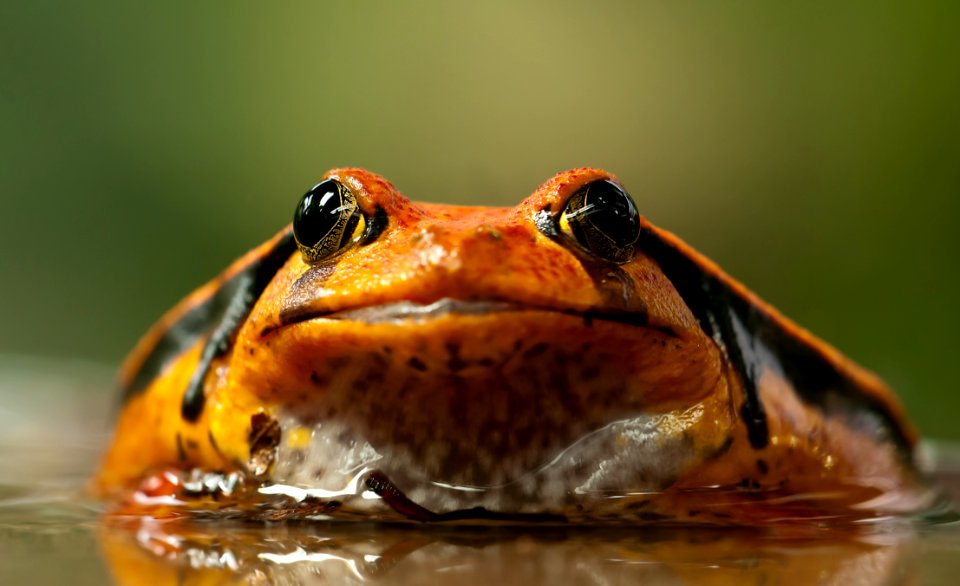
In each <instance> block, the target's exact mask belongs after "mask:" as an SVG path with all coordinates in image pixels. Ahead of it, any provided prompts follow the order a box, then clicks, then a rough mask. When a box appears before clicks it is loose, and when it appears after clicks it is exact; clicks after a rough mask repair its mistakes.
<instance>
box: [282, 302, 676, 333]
mask: <svg viewBox="0 0 960 586" xmlns="http://www.w3.org/2000/svg"><path fill="white" fill-rule="evenodd" d="M522 311H541V312H548V313H559V314H565V315H570V316H576V317H579V318H581V319H583V321H584V324H585V325H587V326H589V325H591V324H592V322H593V321H594V320H598V321H608V322H615V323H620V324H624V325H629V326H633V327H642V328H648V329H655V330H658V331H660V332H663V333H665V334H667V335H670V336H672V337H677V334H676V332H674V331H673V330H672V329H671V328H669V327H665V326H655V325H652V324H650V321H649V319H648V318H647V314H646V313H642V312H625V311H619V312H618V311H611V310H602V309H589V310H578V309H563V308H557V307H546V306H531V305H524V304H519V303H516V302H511V301H503V300H492V299H491V300H463V299H453V298H449V297H444V298H442V299H438V300H436V301H432V302H429V303H418V302H416V301H409V300H401V301H391V302H387V303H381V304H378V305H369V306H365V307H355V308H348V309H341V310H337V311H331V312H303V313H297V314H293V315H286V316H281V325H280V327H286V326H291V325H294V324H298V323H301V322H305V321H309V320H315V319H326V320H334V321H357V322H364V323H370V324H384V323H387V324H389V323H401V322H409V321H423V320H429V319H433V318H438V317H443V316H447V315H489V314H493V313H510V312H522Z"/></svg>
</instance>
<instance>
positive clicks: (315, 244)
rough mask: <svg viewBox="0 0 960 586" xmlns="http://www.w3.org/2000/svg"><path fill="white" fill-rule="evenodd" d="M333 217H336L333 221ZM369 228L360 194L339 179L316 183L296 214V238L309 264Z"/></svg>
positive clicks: (356, 237)
mask: <svg viewBox="0 0 960 586" xmlns="http://www.w3.org/2000/svg"><path fill="white" fill-rule="evenodd" d="M334 194H335V197H334ZM332 216H335V218H333V219H332V222H331V217H332ZM327 223H329V226H327V225H326V224H327ZM365 227H366V218H365V217H364V215H363V212H362V211H361V210H360V206H359V204H358V203H357V198H356V196H355V195H354V194H353V192H351V191H350V189H349V188H347V186H346V185H344V184H342V183H340V182H339V181H337V180H335V179H326V180H324V181H321V182H320V183H318V184H316V185H314V186H313V187H312V188H311V189H310V190H309V191H307V193H305V194H304V195H303V197H302V198H301V199H300V203H299V204H297V208H296V210H295V211H294V215H293V233H294V239H295V240H296V241H297V247H298V248H299V249H300V253H301V254H302V255H303V258H304V260H305V261H306V262H308V263H314V262H318V261H321V260H324V259H327V258H329V257H331V256H333V255H335V254H337V253H338V252H340V251H342V250H344V249H345V248H347V247H348V246H349V245H350V244H352V243H353V242H354V241H356V240H358V239H359V237H360V236H361V235H362V234H363V233H364V230H365ZM320 232H322V233H320Z"/></svg>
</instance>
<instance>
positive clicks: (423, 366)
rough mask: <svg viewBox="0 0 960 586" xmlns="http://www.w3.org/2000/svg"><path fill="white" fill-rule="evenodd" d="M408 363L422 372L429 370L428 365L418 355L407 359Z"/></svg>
mask: <svg viewBox="0 0 960 586" xmlns="http://www.w3.org/2000/svg"><path fill="white" fill-rule="evenodd" d="M407 364H408V365H409V366H410V368H413V369H416V370H419V371H420V372H423V371H425V370H427V365H426V364H424V362H423V360H420V359H419V358H417V357H416V356H411V357H410V360H407Z"/></svg>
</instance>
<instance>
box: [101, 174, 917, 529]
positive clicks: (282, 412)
mask: <svg viewBox="0 0 960 586" xmlns="http://www.w3.org/2000/svg"><path fill="white" fill-rule="evenodd" d="M122 384H123V388H124V392H123V401H124V403H123V409H122V412H121V413H120V417H119V422H118V424H117V430H116V435H115V438H114V442H113V444H112V446H111V447H110V449H109V451H108V453H107V455H106V458H105V460H104V462H103V466H102V468H101V470H100V472H99V475H98V477H97V479H96V485H97V487H98V489H99V490H100V491H101V492H102V493H105V494H110V495H114V496H118V495H123V494H129V493H130V491H133V490H135V489H136V487H137V486H140V487H141V489H143V487H144V486H149V487H152V488H151V489H150V490H153V491H154V492H153V494H156V493H158V492H160V493H162V492H163V490H164V489H163V488H158V487H164V486H165V487H167V488H168V489H169V490H170V491H171V492H177V491H179V494H180V496H184V486H183V485H178V484H177V481H175V477H176V474H173V475H171V471H181V472H182V474H180V477H181V480H182V479H183V478H185V477H186V472H187V471H189V470H200V471H203V472H209V473H216V474H217V475H220V479H219V480H217V481H216V482H213V481H210V482H207V484H204V486H208V485H209V486H214V485H216V486H219V488H217V489H215V490H220V491H224V490H226V492H229V491H230V490H233V486H232V485H230V486H229V487H227V488H224V481H223V478H226V475H227V474H229V473H235V474H234V475H233V476H231V478H232V479H233V480H238V481H239V482H240V483H241V484H242V485H244V486H247V487H251V486H252V487H254V488H255V489H259V490H260V492H259V493H255V494H258V495H259V496H258V498H265V499H266V498H281V497H282V499H285V500H284V502H286V503H288V504H287V505H285V506H286V507H287V510H286V514H287V515H289V516H298V515H299V516H309V515H316V514H318V511H320V512H322V513H323V514H331V515H334V516H336V515H337V514H344V515H347V514H352V515H356V514H363V515H365V514H370V515H377V516H379V517H381V518H408V519H414V520H424V521H442V520H453V519H463V518H472V519H503V518H508V519H511V520H517V519H520V520H523V519H527V520H535V519H546V520H555V521H559V520H567V521H589V522H597V521H606V520H612V521H623V522H637V521H670V522H698V523H699V522H705V523H736V524H742V523H758V522H765V521H768V522H769V521H783V520H789V519H810V518H829V517H842V518H857V517H870V516H875V515H880V514H889V513H902V512H910V511H916V510H918V509H919V508H921V507H923V506H925V504H926V501H927V498H928V492H927V491H926V490H925V489H924V487H923V485H922V482H921V481H920V480H919V479H918V475H917V472H916V469H915V466H914V460H913V448H914V442H915V434H914V431H913V429H912V427H911V426H910V424H909V423H908V422H907V421H906V420H905V418H904V414H903V410H902V408H901V406H900V404H899V403H898V402H897V400H896V399H895V397H894V396H893V395H892V394H891V393H890V391H889V390H888V389H887V388H886V387H885V386H884V385H883V383H882V382H881V381H879V380H878V379H877V378H876V377H875V376H874V375H872V374H871V373H869V372H867V371H865V370H863V369H861V368H860V367H858V366H856V365H855V364H853V363H851V362H850V361H849V360H847V359H846V358H844V357H843V356H841V355H840V354H839V353H838V352H837V351H836V350H834V349H833V348H831V347H829V346H827V345H826V344H824V343H823V342H821V341H820V340H818V339H816V338H814V337H813V336H812V335H811V334H809V333H808V332H806V331H804V330H802V329H800V328H799V327H797V326H796V325H794V324H793V323H792V322H790V321H788V320H787V319H786V318H784V317H783V316H781V315H780V314H779V313H778V312H777V311H776V310H774V309H773V308H771V307H770V306H768V305H766V304H765V303H763V302H762V301H761V300H759V299H758V298H757V297H756V296H755V295H753V294H752V293H750V292H749V291H747V290H746V289H745V288H744V287H743V286H742V285H740V284H739V283H737V282H735V281H734V280H732V279H731V278H730V277H729V276H727V275H726V274H725V273H723V272H722V271H721V270H720V269H719V268H718V267H717V266H716V265H714V264H713V263H712V262H710V261H709V260H707V259H705V258H704V257H702V256H701V255H699V254H698V253H696V252H695V251H693V250H692V249H691V248H689V247H688V246H687V245H686V244H684V243H683V242H681V241H680V240H679V239H677V238H676V237H675V236H673V235H672V234H670V233H668V232H665V231H663V230H661V229H659V228H657V227H655V226H653V225H652V224H650V223H648V222H647V221H646V220H645V219H643V218H641V217H640V216H639V214H638V212H637V208H636V206H635V204H634V202H633V200H632V199H631V198H630V196H629V195H628V194H627V193H626V192H625V191H624V190H623V188H622V187H621V186H620V184H619V183H618V182H617V180H616V178H614V177H613V176H611V175H610V174H608V173H605V172H603V171H600V170H596V169H577V170H573V171H568V172H565V173H561V174H559V175H557V176H556V177H554V178H552V179H550V180H549V181H547V182H546V183H545V184H543V185H542V186H541V187H540V188H539V189H537V191H536V192H535V193H534V194H533V195H531V196H530V197H529V198H527V199H525V200H524V201H523V202H521V203H520V204H519V205H518V206H517V207H515V208H504V209H500V208H482V207H459V206H449V205H437V204H425V203H416V202H411V201H409V200H407V199H406V198H405V197H403V196H402V195H400V193H399V192H397V191H396V189H395V188H394V187H393V186H392V185H391V184H390V183H388V182H387V181H385V180H384V179H382V178H381V177H379V176H377V175H374V174H372V173H369V172H367V171H363V170H359V169H338V170H334V171H331V172H330V173H328V174H327V175H326V176H325V178H324V180H323V181H322V182H321V183H319V184H318V185H316V186H315V187H314V188H313V189H311V190H310V191H309V192H308V193H307V194H306V195H305V196H304V198H303V199H302V200H301V202H300V204H299V206H298V208H297V211H296V215H295V218H294V222H293V224H292V226H291V227H288V228H286V229H285V230H283V231H282V232H281V233H280V234H278V235H277V236H276V237H274V238H273V239H271V240H270V241H268V242H267V243H265V244H264V245H262V246H261V247H259V248H257V249H255V250H254V251H252V252H250V253H249V254H247V255H246V256H244V257H242V258H241V259H240V260H238V261H237V262H236V263H234V264H233V265H232V266H231V267H229V268H228V269H227V270H226V271H225V272H224V273H223V274H222V275H220V276H219V277H217V278H216V279H214V280H213V281H212V282H211V283H209V284H207V285H206V286H204V287H203V288H201V289H199V290H198V291H197V292H196V293H194V294H192V295H191V296H189V297H187V298H186V299H185V300H184V301H183V302H181V303H180V304H179V305H178V306H176V307H175V308H174V309H173V310H171V311H170V312H169V313H168V314H167V315H166V316H165V317H164V318H163V319H162V320H161V321H160V322H159V323H158V324H157V325H156V326H155V327H154V328H153V329H152V330H151V331H150V332H149V333H148V334H147V335H146V337H145V338H144V339H143V340H142V341H141V343H140V344H139V346H137V348H136V349H135V350H134V352H133V353H132V354H131V356H130V357H129V358H128V360H127V362H126V364H125V366H124V368H123V372H122ZM212 477H213V476H211V475H208V476H205V477H203V476H201V477H197V479H200V480H202V479H203V478H207V479H208V480H209V479H210V478H212ZM164 478H165V479H166V481H164V480H163V479H164ZM218 483H219V484H218ZM194 484H196V483H194ZM201 484H203V483H202V482H201ZM194 492H204V491H203V490H200V491H194ZM207 492H209V491H207ZM271 495H274V496H271ZM276 495H281V496H280V497H278V496H276ZM320 503H323V506H322V507H321V508H318V506H319V504H320ZM297 511H300V513H297Z"/></svg>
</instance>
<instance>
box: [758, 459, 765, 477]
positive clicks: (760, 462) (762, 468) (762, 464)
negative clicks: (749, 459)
mask: <svg viewBox="0 0 960 586" xmlns="http://www.w3.org/2000/svg"><path fill="white" fill-rule="evenodd" d="M757 470H758V471H759V472H760V474H766V473H767V471H768V467H767V463H766V461H764V460H760V459H758V460H757Z"/></svg>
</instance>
